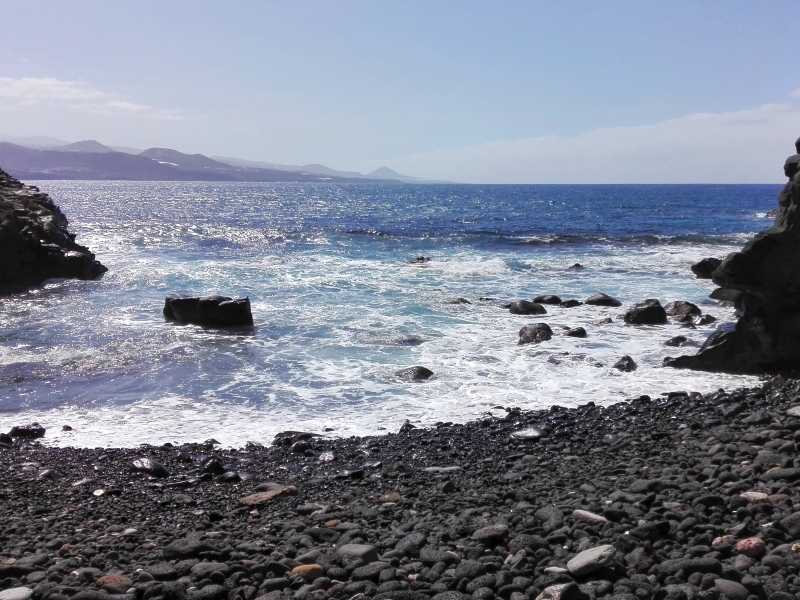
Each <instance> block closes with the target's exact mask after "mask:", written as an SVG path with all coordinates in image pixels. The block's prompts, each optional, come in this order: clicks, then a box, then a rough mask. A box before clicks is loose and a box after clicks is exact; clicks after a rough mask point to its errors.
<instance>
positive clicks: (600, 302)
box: [584, 293, 622, 306]
mask: <svg viewBox="0 0 800 600" xmlns="http://www.w3.org/2000/svg"><path fill="white" fill-rule="evenodd" d="M584 303H585V304H589V305H591V306H622V302H620V301H619V300H617V299H616V298H612V297H611V296H609V295H608V294H603V293H600V294H595V295H593V296H589V297H588V298H587V299H586V300H584Z"/></svg>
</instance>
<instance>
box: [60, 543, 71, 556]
mask: <svg viewBox="0 0 800 600" xmlns="http://www.w3.org/2000/svg"><path fill="white" fill-rule="evenodd" d="M67 554H69V544H64V545H63V546H61V548H59V549H58V555H59V556H66V555H67Z"/></svg>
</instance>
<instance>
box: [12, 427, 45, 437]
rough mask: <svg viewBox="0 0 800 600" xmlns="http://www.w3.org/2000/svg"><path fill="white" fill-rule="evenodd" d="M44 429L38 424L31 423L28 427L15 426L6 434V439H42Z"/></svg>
mask: <svg viewBox="0 0 800 600" xmlns="http://www.w3.org/2000/svg"><path fill="white" fill-rule="evenodd" d="M44 434H45V428H44V427H42V426H41V425H39V423H31V424H30V425H16V426H14V427H12V428H11V431H9V432H8V437H11V438H22V439H29V440H30V439H36V438H41V437H44Z"/></svg>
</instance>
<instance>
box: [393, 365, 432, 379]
mask: <svg viewBox="0 0 800 600" xmlns="http://www.w3.org/2000/svg"><path fill="white" fill-rule="evenodd" d="M394 376H395V377H397V378H399V379H402V380H403V381H426V380H428V379H430V378H431V377H433V371H431V370H430V369H427V368H425V367H420V366H416V367H409V368H408V369H402V370H400V371H397V372H396V373H395V374H394Z"/></svg>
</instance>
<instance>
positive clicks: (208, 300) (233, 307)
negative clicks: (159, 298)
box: [164, 294, 253, 327]
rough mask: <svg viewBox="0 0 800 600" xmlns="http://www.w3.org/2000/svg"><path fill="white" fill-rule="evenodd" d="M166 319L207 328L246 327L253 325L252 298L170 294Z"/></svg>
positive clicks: (165, 313) (167, 299)
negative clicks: (199, 296) (198, 296)
mask: <svg viewBox="0 0 800 600" xmlns="http://www.w3.org/2000/svg"><path fill="white" fill-rule="evenodd" d="M164 318H165V319H167V320H168V321H177V322H178V323H192V324H194V325H205V326H207V327H246V326H252V325H253V314H252V312H251V311H250V298H237V299H235V300H234V299H233V298H228V297H227V296H208V297H205V298H197V297H189V296H183V295H179V294H170V295H169V296H167V298H166V300H164Z"/></svg>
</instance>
